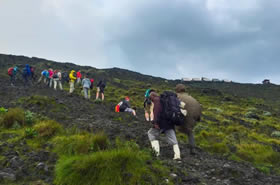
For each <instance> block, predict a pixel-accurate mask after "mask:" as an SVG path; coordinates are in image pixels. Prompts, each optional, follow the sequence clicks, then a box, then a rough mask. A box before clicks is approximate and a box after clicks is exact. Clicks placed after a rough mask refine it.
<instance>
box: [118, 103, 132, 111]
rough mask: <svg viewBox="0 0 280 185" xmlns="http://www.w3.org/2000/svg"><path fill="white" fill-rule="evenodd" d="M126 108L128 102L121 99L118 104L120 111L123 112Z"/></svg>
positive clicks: (128, 106)
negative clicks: (120, 102)
mask: <svg viewBox="0 0 280 185" xmlns="http://www.w3.org/2000/svg"><path fill="white" fill-rule="evenodd" d="M126 108H130V103H129V102H128V101H126V100H123V101H122V104H121V105H120V112H124V111H125V109H126Z"/></svg>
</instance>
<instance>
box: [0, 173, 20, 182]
mask: <svg viewBox="0 0 280 185" xmlns="http://www.w3.org/2000/svg"><path fill="white" fill-rule="evenodd" d="M0 177H2V178H3V179H4V180H5V179H6V180H10V181H15V180H16V176H15V174H12V173H6V172H1V171H0Z"/></svg>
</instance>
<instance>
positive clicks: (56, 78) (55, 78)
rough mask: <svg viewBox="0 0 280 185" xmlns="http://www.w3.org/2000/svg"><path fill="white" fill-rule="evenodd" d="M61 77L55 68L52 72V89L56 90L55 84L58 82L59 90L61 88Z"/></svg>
mask: <svg viewBox="0 0 280 185" xmlns="http://www.w3.org/2000/svg"><path fill="white" fill-rule="evenodd" d="M61 79H62V76H61V72H60V70H55V71H54V74H53V82H54V89H55V90H56V86H57V84H58V86H59V88H60V90H63V88H62V84H61Z"/></svg>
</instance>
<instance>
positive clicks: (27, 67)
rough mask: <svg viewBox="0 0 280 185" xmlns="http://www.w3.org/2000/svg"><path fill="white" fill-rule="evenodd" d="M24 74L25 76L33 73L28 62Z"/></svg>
mask: <svg viewBox="0 0 280 185" xmlns="http://www.w3.org/2000/svg"><path fill="white" fill-rule="evenodd" d="M23 75H24V76H30V75H31V69H30V66H29V65H28V64H26V65H25V68H24V69H23Z"/></svg>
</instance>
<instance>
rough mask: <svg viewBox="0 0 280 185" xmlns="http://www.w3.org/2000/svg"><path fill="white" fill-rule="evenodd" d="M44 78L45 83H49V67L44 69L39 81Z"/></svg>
mask: <svg viewBox="0 0 280 185" xmlns="http://www.w3.org/2000/svg"><path fill="white" fill-rule="evenodd" d="M43 79H44V83H45V84H48V80H49V71H48V70H47V69H45V70H43V71H42V72H41V76H40V78H39V80H38V83H40V82H41V81H42V80H43Z"/></svg>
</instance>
